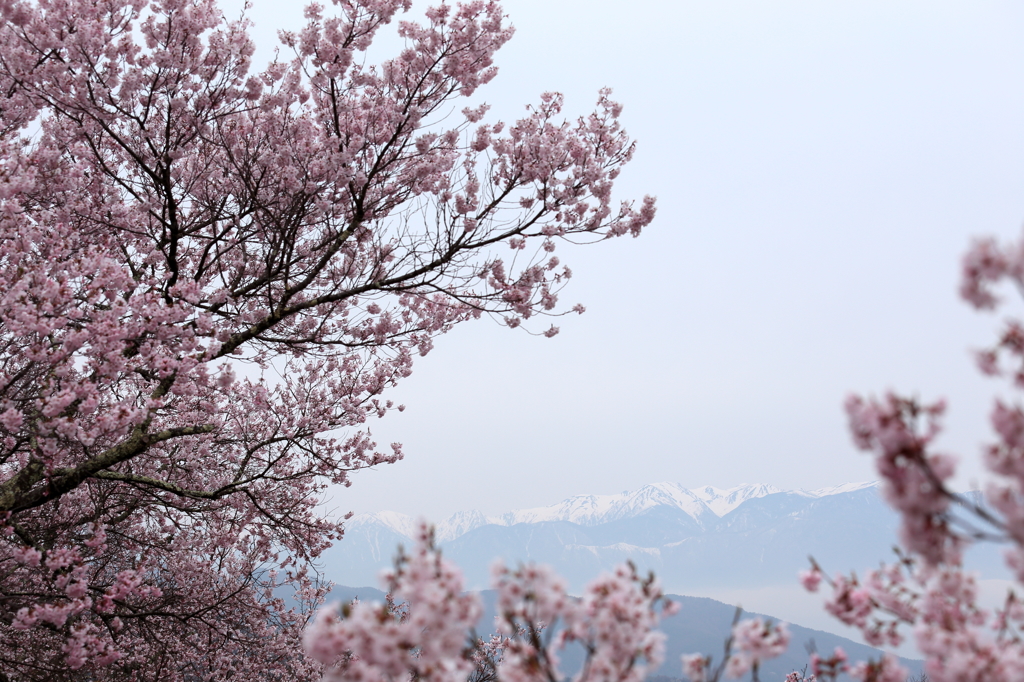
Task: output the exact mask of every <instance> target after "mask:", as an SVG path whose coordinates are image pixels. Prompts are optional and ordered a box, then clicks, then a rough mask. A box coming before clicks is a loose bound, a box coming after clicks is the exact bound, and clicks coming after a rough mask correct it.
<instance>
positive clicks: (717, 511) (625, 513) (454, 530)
mask: <svg viewBox="0 0 1024 682" xmlns="http://www.w3.org/2000/svg"><path fill="white" fill-rule="evenodd" d="M877 485H878V483H877V482H875V481H865V482H859V483H845V484H841V485H837V486H830V487H826V488H818V489H816V490H800V489H795V490H782V489H780V488H777V487H775V486H772V485H767V484H741V485H738V486H734V487H732V488H716V487H714V486H710V485H708V486H700V487H697V488H684V487H683V486H682V485H680V484H679V483H671V482H663V483H652V484H649V485H645V486H643V487H641V488H638V489H636V490H625V491H623V492H621V493H617V494H611V495H576V496H573V497H570V498H566V499H564V500H562V501H561V502H558V503H555V504H552V505H548V506H546V507H531V508H527V509H516V510H512V511H508V512H505V513H503V514H498V515H485V514H483V513H481V512H480V511H477V510H467V511H461V512H456V513H455V514H452V515H451V516H449V517H448V518H446V519H444V520H443V521H441V522H440V523H438V524H436V526H435V529H434V532H435V537H436V538H437V540H438V542H442V543H443V542H450V541H452V540H455V539H457V538H459V537H461V536H463V535H465V534H466V533H469V532H470V531H473V530H475V529H477V528H480V527H483V526H488V525H493V526H514V525H516V524H520V523H544V522H555V521H567V522H570V523H574V524H577V525H580V526H584V527H592V526H599V525H603V524H606V523H611V522H614V521H619V520H623V519H629V518H635V517H637V516H639V515H641V514H643V513H644V512H646V511H649V510H651V509H653V508H655V507H667V508H670V509H678V510H680V511H682V512H684V513H685V514H686V515H688V516H689V517H690V518H691V519H693V520H694V521H695V522H696V523H697V524H698V525H699V526H700V527H702V528H703V527H706V526H707V525H708V524H711V523H714V522H717V520H718V519H721V518H723V517H725V516H726V515H728V514H729V513H730V512H732V511H734V510H735V509H737V508H738V507H739V506H740V505H742V504H743V503H744V502H746V501H747V500H752V499H757V498H761V497H766V496H768V495H774V494H778V493H786V494H792V495H798V496H800V497H805V498H822V497H828V496H831V495H840V494H845V493H848V492H855V491H858V490H863V489H866V488H872V487H877ZM418 523H419V521H418V520H417V519H416V518H415V517H413V516H409V515H407V514H401V513H399V512H393V511H381V512H370V513H364V514H356V515H354V516H353V517H352V518H351V519H349V521H348V523H347V524H346V525H347V527H349V528H351V529H357V528H360V527H365V526H368V525H380V526H383V527H385V528H387V529H389V530H390V531H392V532H394V533H395V534H397V535H399V536H401V537H404V538H406V539H407V540H411V539H413V537H414V535H415V530H416V527H417V524H418Z"/></svg>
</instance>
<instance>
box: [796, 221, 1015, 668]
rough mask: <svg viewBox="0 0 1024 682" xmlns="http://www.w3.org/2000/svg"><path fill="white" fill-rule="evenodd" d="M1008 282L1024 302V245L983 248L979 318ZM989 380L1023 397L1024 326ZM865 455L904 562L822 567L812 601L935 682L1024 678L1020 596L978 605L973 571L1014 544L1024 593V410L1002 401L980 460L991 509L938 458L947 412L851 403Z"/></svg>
mask: <svg viewBox="0 0 1024 682" xmlns="http://www.w3.org/2000/svg"><path fill="white" fill-rule="evenodd" d="M1003 282H1008V283H1010V284H1012V285H1013V288H1014V289H1016V290H1017V291H1018V292H1019V291H1024V241H1021V242H1020V243H1017V244H1010V245H1005V246H1004V245H1000V244H998V243H997V242H996V241H995V240H992V239H985V240H979V241H976V242H975V243H974V245H973V246H972V247H971V249H970V250H969V251H968V253H967V255H966V256H965V257H964V260H963V279H962V283H961V287H960V293H961V295H962V297H963V298H964V299H965V300H966V301H968V302H969V303H970V304H971V305H973V306H974V307H975V308H978V309H981V310H988V309H994V308H997V307H998V306H999V305H1000V304H1001V303H1002V300H1001V298H1000V296H999V295H998V294H997V293H996V290H995V289H996V287H997V286H998V285H1000V284H1001V283H1003ZM977 360H978V366H979V369H980V370H981V371H982V372H983V373H984V374H986V375H989V376H994V377H1007V378H1008V379H1009V380H1010V385H1011V387H1012V388H1015V389H1021V388H1024V326H1022V324H1021V322H1020V320H1018V319H1010V320H1008V321H1007V322H1006V323H1005V327H1004V330H1003V332H1002V334H1001V335H1000V337H999V339H998V341H997V343H996V344H995V346H994V347H992V348H989V349H986V350H983V351H981V352H979V353H978V354H977ZM846 409H847V414H848V416H849V420H850V428H851V430H852V433H853V438H854V441H855V442H856V444H857V445H858V446H859V447H861V448H862V449H864V450H867V451H869V452H871V453H872V454H873V455H874V457H875V463H876V468H877V470H878V473H879V475H880V476H881V478H882V486H883V487H882V493H883V495H884V497H885V499H886V501H888V502H889V504H890V505H891V506H892V507H893V508H894V509H895V510H896V511H897V512H899V514H900V517H901V521H902V522H901V528H900V540H901V544H902V553H901V554H900V556H899V557H898V560H897V561H896V562H895V563H892V564H890V565H886V566H883V567H882V568H880V569H875V570H871V571H868V572H867V573H865V574H864V577H863V578H861V579H858V578H857V577H856V576H855V575H849V576H844V575H836V576H834V577H831V578H830V577H828V576H827V575H826V574H825V573H824V572H823V571H822V569H821V568H820V567H818V566H817V565H814V566H812V569H811V570H810V571H808V572H805V573H803V574H802V576H801V581H802V582H803V584H804V586H805V587H807V589H809V590H811V591H814V590H816V589H817V588H818V585H819V583H821V582H822V581H824V582H827V584H828V585H829V587H830V588H831V593H830V594H829V595H827V597H826V602H825V608H826V609H827V610H828V611H829V612H830V613H832V614H833V615H834V616H836V617H837V618H838V619H839V620H841V621H843V622H844V623H847V624H849V625H853V626H855V627H857V628H859V629H860V630H861V632H862V634H863V636H864V637H865V639H866V640H867V641H868V642H869V643H871V644H875V645H888V646H898V645H899V644H900V643H902V642H903V641H904V640H905V639H906V638H907V637H911V638H912V640H913V642H914V644H916V646H917V648H918V650H920V652H921V653H922V654H923V655H924V656H925V659H926V672H927V674H928V677H929V679H930V680H934V682H967V681H973V680H985V682H1015V681H1018V680H1021V679H1024V640H1022V638H1021V633H1022V631H1024V605H1022V603H1021V600H1020V596H1019V595H1018V591H1019V590H1020V586H1019V585H1018V586H1017V588H1016V590H1011V591H1009V592H1008V594H1007V595H1006V598H1005V600H1004V601H1003V603H1002V604H1001V605H999V606H997V607H995V608H990V609H986V608H982V607H981V606H980V605H979V604H978V584H977V578H976V577H975V576H974V575H973V574H971V573H970V572H968V571H965V569H964V567H963V561H962V559H963V552H964V551H965V549H967V548H968V547H969V545H970V544H971V543H972V542H979V541H992V540H996V541H1001V542H1004V543H1006V547H1007V548H1006V550H1005V557H1006V563H1007V566H1008V568H1009V569H1010V570H1011V572H1012V573H1013V574H1014V575H1015V577H1016V580H1017V582H1018V583H1024V410H1022V408H1021V406H1020V404H1019V403H1008V402H1006V401H1005V400H1004V399H999V400H996V401H995V403H994V405H993V408H992V413H991V424H992V427H993V430H994V432H995V440H994V442H993V443H991V444H990V445H988V446H986V447H985V449H984V451H983V453H982V455H983V460H984V463H985V465H986V466H987V467H988V469H989V471H990V472H991V473H992V474H993V479H992V480H991V482H990V483H989V484H988V485H987V487H986V489H985V491H984V498H980V497H978V496H971V495H960V494H957V493H954V492H953V491H952V490H951V489H950V488H949V485H948V483H949V481H950V479H951V478H952V477H953V475H954V473H955V459H954V458H953V457H951V456H950V455H948V454H944V453H940V452H936V451H935V449H934V439H935V436H936V435H937V434H938V433H939V430H940V421H939V420H940V418H941V416H942V414H943V412H944V410H945V404H944V403H943V402H938V403H935V404H931V405H925V404H921V403H920V402H918V401H916V400H911V399H907V398H903V397H900V396H897V395H894V394H889V395H886V396H885V397H884V398H882V399H865V398H862V397H859V396H852V397H851V398H850V399H849V400H848V401H847V404H846ZM826 663H827V664H824V663H822V661H821V660H819V661H817V662H816V663H815V665H816V667H815V675H817V676H818V677H819V678H820V679H834V678H835V676H836V675H837V674H838V673H840V672H844V671H845V672H848V673H849V674H850V675H851V676H853V677H855V678H856V679H860V680H870V681H872V682H890V681H891V682H898V681H901V680H903V679H905V677H906V671H904V670H902V669H901V668H900V666H899V665H898V664H897V662H896V660H895V659H894V658H892V657H885V658H882V659H879V660H877V661H869V662H859V663H851V664H848V663H847V662H846V661H845V656H844V657H843V658H842V660H840V659H837V658H835V657H834V658H833V659H832V660H831V661H828V662H826Z"/></svg>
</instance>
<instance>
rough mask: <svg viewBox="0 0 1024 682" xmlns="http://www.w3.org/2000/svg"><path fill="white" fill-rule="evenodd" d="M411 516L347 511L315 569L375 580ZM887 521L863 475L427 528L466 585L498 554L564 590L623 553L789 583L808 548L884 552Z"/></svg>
mask: <svg viewBox="0 0 1024 682" xmlns="http://www.w3.org/2000/svg"><path fill="white" fill-rule="evenodd" d="M416 523H417V521H416V519H414V518H412V517H410V516H406V515H404V514H398V513H395V512H378V513H374V514H360V515H357V516H354V517H353V518H352V519H350V520H349V522H348V523H347V524H346V532H345V537H344V538H343V539H342V540H341V541H340V542H338V543H337V544H336V545H335V546H334V547H332V548H331V549H330V550H328V551H327V552H326V553H325V555H324V556H323V557H322V560H323V562H324V564H325V569H326V570H325V573H326V575H327V577H328V578H330V579H331V580H334V581H335V582H337V583H339V584H344V585H375V584H377V580H376V579H377V575H379V572H380V570H381V569H383V568H386V567H388V566H390V565H391V562H392V560H393V557H394V556H395V553H396V550H397V548H398V546H399V545H403V546H406V547H409V546H410V545H411V544H412V542H413V540H412V537H413V535H414V533H415V528H416ZM896 527H897V518H896V515H895V514H894V513H893V512H892V511H891V510H890V509H889V507H888V506H886V505H885V503H884V502H883V501H882V500H881V499H880V498H879V495H878V490H877V485H876V484H875V483H853V484H846V485H841V486H835V487H832V488H823V489H820V490H811V491H806V490H779V489H778V488H775V487H773V486H769V485H743V486H738V487H735V488H730V489H725V490H723V489H719V488H715V487H712V486H706V487H702V488H695V489H687V488H684V487H683V486H681V485H679V484H676V483H659V484H654V485H648V486H644V487H643V488H640V489H639V490H633V491H627V492H623V493H620V494H618V495H582V496H578V497H573V498H569V499H567V500H564V501H562V502H560V503H558V504H554V505H551V506H549V507H539V508H535V509H521V510H517V511H511V512H507V513H505V514H501V515H498V516H486V515H484V514H481V513H480V512H477V511H467V512H460V513H457V514H454V515H452V516H451V517H449V518H447V519H445V520H444V521H442V522H441V523H439V524H437V526H436V537H437V540H438V543H439V544H440V545H441V547H442V548H443V550H444V552H445V555H446V556H447V557H449V558H451V559H453V560H454V561H455V562H456V563H457V564H458V565H459V566H461V567H462V569H463V571H464V572H465V574H466V576H467V580H468V584H469V585H470V586H471V587H472V588H473V589H484V588H487V587H489V586H490V585H489V575H490V573H489V568H490V565H491V564H492V563H493V561H494V560H495V559H496V558H499V557H500V558H502V559H504V560H505V561H506V562H508V563H510V564H515V563H517V562H526V561H535V562H540V563H546V564H551V565H553V566H554V567H555V568H556V569H557V570H558V571H559V572H560V573H561V574H562V575H563V576H564V577H565V578H566V579H567V580H568V581H569V583H570V585H571V587H572V589H574V590H579V589H581V588H582V587H583V586H584V585H585V584H586V583H587V582H589V581H590V580H592V579H593V578H594V577H595V576H597V575H598V574H599V573H600V572H601V571H603V570H610V569H612V568H613V567H614V566H615V565H617V564H619V563H621V562H622V561H624V560H626V559H629V560H632V561H633V562H634V563H636V564H637V565H638V566H639V567H640V568H641V569H643V570H653V571H654V572H655V573H656V574H657V575H658V576H659V578H660V579H661V581H662V583H663V585H665V587H666V589H669V590H673V591H677V592H681V593H684V594H685V593H687V592H691V593H692V592H696V591H700V590H706V589H708V588H718V587H729V588H747V587H750V588H757V587H763V586H765V585H775V584H793V582H794V580H795V576H796V573H797V571H799V570H800V569H803V568H806V567H807V566H808V562H807V557H808V555H813V556H814V557H815V559H816V560H817V561H818V562H819V563H820V564H821V565H822V566H823V567H825V568H826V569H827V570H829V571H830V572H834V571H839V570H842V571H847V570H850V569H858V570H859V569H863V568H865V567H868V566H872V565H877V563H878V562H879V561H882V560H888V559H890V558H891V557H892V546H893V545H894V544H895V541H896Z"/></svg>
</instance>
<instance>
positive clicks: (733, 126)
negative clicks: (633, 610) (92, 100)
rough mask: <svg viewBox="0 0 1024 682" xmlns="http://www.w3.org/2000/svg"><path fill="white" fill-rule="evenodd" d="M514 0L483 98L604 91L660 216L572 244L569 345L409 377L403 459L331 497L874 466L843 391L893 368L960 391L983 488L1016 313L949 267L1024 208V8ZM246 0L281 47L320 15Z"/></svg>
mask: <svg viewBox="0 0 1024 682" xmlns="http://www.w3.org/2000/svg"><path fill="white" fill-rule="evenodd" d="M418 7H422V5H418ZM504 7H505V9H506V11H507V13H508V14H509V16H510V19H511V22H512V23H513V24H514V25H515V27H516V29H517V34H516V36H515V38H514V39H513V40H512V42H511V43H510V44H509V45H508V46H507V47H506V48H505V49H503V50H502V52H501V53H499V55H498V66H499V68H500V73H499V75H498V77H497V78H496V79H495V80H494V81H493V82H492V83H491V84H489V85H487V86H486V87H484V88H482V89H481V90H480V91H479V92H478V93H477V95H476V96H475V97H474V100H475V101H481V100H483V101H487V102H489V103H491V104H492V105H493V110H492V116H493V117H498V118H501V119H503V120H506V121H511V120H514V119H515V118H517V117H519V116H521V115H522V111H523V106H524V105H525V104H526V103H530V102H536V101H537V99H538V96H539V94H540V93H542V92H544V91H547V90H557V91H561V92H563V93H565V95H566V113H567V115H568V116H570V117H575V116H577V115H582V114H585V113H588V112H589V111H590V109H591V108H592V107H593V103H594V101H595V100H596V96H597V90H598V89H599V88H601V87H603V86H609V87H611V88H612V89H613V90H614V96H615V98H616V99H618V100H619V101H621V102H623V103H624V104H625V111H624V114H623V121H624V125H625V127H626V128H627V129H628V130H629V131H630V133H631V134H632V135H633V137H634V138H635V139H636V140H637V143H638V148H637V154H636V156H635V158H634V160H633V162H632V163H631V164H630V166H629V167H628V168H627V170H626V171H625V173H624V174H623V176H622V177H621V179H620V182H619V184H618V186H617V193H618V195H619V197H621V198H624V199H626V198H636V199H639V198H640V197H642V196H643V195H644V194H648V193H649V194H654V195H657V197H658V217H657V219H656V220H655V222H654V223H653V224H652V225H651V226H650V227H649V228H648V229H647V230H646V231H645V233H644V234H643V235H642V236H641V237H640V238H639V239H636V240H632V239H629V238H624V239H618V240H613V241H610V242H606V243H602V244H598V245H595V246H591V247H586V248H570V247H568V246H561V247H559V251H558V253H559V255H560V257H561V258H562V260H563V262H565V263H567V264H568V265H570V266H571V267H572V269H573V271H574V273H575V275H576V276H575V277H574V279H573V281H572V282H571V283H570V286H569V287H568V288H567V289H566V290H565V292H564V293H563V297H562V300H563V302H565V303H566V304H567V307H568V306H571V305H572V304H573V303H576V302H581V303H583V304H584V305H586V307H587V312H586V314H585V315H583V316H580V317H576V316H573V317H569V318H564V319H563V320H562V322H561V328H562V332H561V334H560V335H559V336H557V337H555V338H554V339H550V340H549V339H544V338H535V337H530V336H527V335H525V334H523V333H521V332H520V331H514V330H508V329H504V328H501V327H500V326H498V325H497V324H495V323H492V322H489V321H486V320H481V321H479V322H477V323H475V324H467V325H463V326H462V327H461V328H459V329H457V330H456V331H454V332H453V333H451V334H450V335H448V336H447V337H443V338H441V339H438V341H437V343H436V348H435V350H434V351H433V352H432V353H430V354H429V355H428V356H427V357H425V358H422V359H420V360H419V361H418V363H417V364H416V366H415V368H414V374H413V375H412V376H411V377H410V378H409V379H407V380H406V381H405V382H404V384H402V385H401V386H400V387H399V388H397V389H396V390H395V391H394V392H393V394H392V396H391V397H392V398H393V399H395V400H396V401H399V402H402V403H405V404H406V405H407V406H408V409H407V410H406V411H405V412H404V413H402V414H392V415H389V416H387V417H386V418H385V419H383V420H381V421H379V422H378V423H375V424H372V425H371V426H372V429H373V433H374V435H375V436H376V437H377V439H378V440H379V441H380V442H381V443H383V444H386V443H388V442H391V441H400V442H402V443H404V446H405V452H406V460H405V461H403V462H400V463H398V464H395V465H391V466H385V467H381V468H380V470H378V471H368V472H362V473H359V474H357V475H355V476H354V477H353V486H352V488H350V489H348V490H344V491H341V492H339V493H338V494H337V495H336V496H335V497H334V499H333V500H332V502H331V505H332V508H335V509H337V510H338V511H348V510H353V511H356V512H368V511H377V510H383V509H391V510H395V511H401V512H404V513H408V514H423V515H425V516H426V517H427V518H430V519H435V520H440V519H441V518H443V517H445V516H447V515H448V514H450V513H452V512H454V511H458V510H464V509H474V508H475V509H480V510H481V511H483V512H485V513H498V512H502V511H506V510H509V509H513V508H523V507H532V506H540V505H546V504H551V503H554V502H556V501H558V500H560V499H562V498H565V497H569V496H571V495H575V494H581V493H601V494H606V493H613V492H618V491H621V490H625V489H631V488H638V487H640V486H642V485H644V484H646V483H652V482H657V481H675V482H679V483H681V484H683V485H684V486H686V487H697V486H699V485H714V486H717V487H722V488H725V487H731V486H734V485H737V484H739V483H743V482H752V483H753V482H757V483H768V484H772V485H775V486H778V487H780V488H783V489H792V488H817V487H823V486H830V485H836V484H840V483H844V482H848V481H858V480H866V479H872V478H874V475H873V472H872V469H871V463H870V459H869V458H868V457H867V456H866V455H863V454H860V453H858V452H857V451H855V450H854V448H853V446H852V445H851V443H850V440H849V437H848V435H847V431H846V426H845V422H844V419H843V414H842V409H841V408H842V402H843V399H844V397H845V396H846V395H847V393H848V392H850V391H857V392H863V393H875V394H878V393H881V392H883V391H885V390H887V389H890V388H893V389H897V390H899V391H902V392H905V393H916V394H917V395H919V396H921V397H922V398H925V399H929V400H930V399H934V398H936V397H939V396H946V397H948V399H949V401H950V412H949V417H948V419H947V425H948V429H947V433H946V435H945V437H944V438H943V439H942V440H941V441H940V443H941V445H942V446H943V447H944V448H945V449H946V450H947V451H949V452H954V453H958V454H960V455H962V456H963V458H964V462H963V465H964V472H965V474H964V475H963V476H962V477H961V479H960V481H959V483H960V485H962V486H972V485H974V484H975V482H976V481H978V480H979V479H980V477H981V476H980V474H981V471H980V469H979V467H978V466H977V464H976V459H977V453H978V451H979V448H980V446H981V444H982V443H983V442H984V441H985V439H986V438H987V437H988V433H989V427H988V422H987V417H986V414H987V410H988V406H989V404H990V402H991V398H992V397H993V396H994V395H996V394H997V393H1001V394H1003V395H1009V394H1008V392H1007V390H1006V388H1005V386H1004V385H1003V384H1001V383H999V382H996V381H992V380H989V379H983V378H981V377H979V376H978V373H977V372H976V370H975V369H974V366H973V363H972V360H971V356H970V351H971V349H973V348H979V347H982V346H984V345H985V344H987V343H989V342H990V341H991V340H992V339H993V338H994V337H993V332H994V331H995V329H996V328H997V323H998V321H999V317H994V316H991V315H988V316H985V315H978V314H977V313H974V312H972V311H971V310H969V309H968V308H967V306H966V305H965V304H963V303H962V302H961V301H960V300H959V299H958V297H957V294H956V287H957V281H958V270H959V261H960V257H961V255H962V254H963V252H964V251H965V249H966V248H967V246H968V245H969V243H970V240H971V238H972V236H976V235H986V234H993V235H998V236H1001V237H1002V238H1006V239H1008V238H1014V237H1017V236H1019V234H1020V232H1021V225H1022V222H1024V192H1022V187H1024V89H1022V88H1021V83H1022V82H1024V78H1022V77H1024V47H1022V46H1024V7H1022V6H1020V5H1018V4H1015V3H1010V2H975V3H954V2H941V1H940V2H901V3H891V2H875V1H862V2H857V3H820V2H809V1H808V2H796V1H786V0H782V1H779V2H771V3H765V2H756V1H754V2H746V1H736V0H724V1H720V0H715V1H711V0H707V1H702V2H687V1H680V0H673V1H672V2H667V1H664V0H661V1H653V0H631V1H630V2H611V1H595V0H591V1H588V2H582V1H576V0H558V1H557V2H551V1H550V0H546V1H544V2H541V1H540V0H508V1H507V2H505V3H504ZM420 11H421V10H419V9H414V11H413V13H412V15H413V17H415V16H417V15H418V14H419V13H420ZM251 15H252V17H253V18H254V20H255V21H256V24H257V30H256V36H257V40H258V41H259V44H260V51H259V52H258V58H260V59H262V60H265V59H266V58H267V56H269V54H270V49H269V46H270V45H272V44H273V42H274V38H273V33H274V30H275V29H276V28H278V27H295V26H297V25H298V24H299V23H300V22H301V8H300V5H299V4H296V5H295V6H294V7H291V8H288V9H283V8H282V5H281V4H279V3H276V2H275V3H268V2H261V1H260V0H256V2H255V6H254V8H253V10H252V12H251ZM395 44H396V43H394V42H392V43H391V45H395ZM388 52H389V50H388V46H387V45H385V46H382V47H381V48H379V49H378V50H375V52H374V54H378V55H385V54H387V53H388ZM389 56H390V55H389ZM257 63H259V60H258V62H257ZM1019 308H1020V306H1019V305H1017V306H1016V308H1015V309H1016V310H1019ZM545 326H546V325H545Z"/></svg>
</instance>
